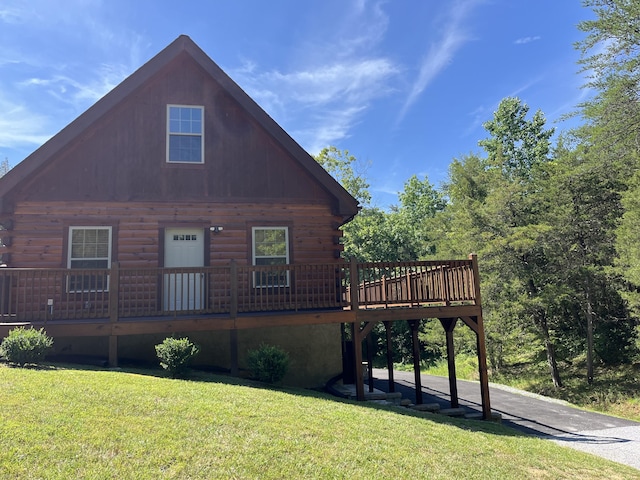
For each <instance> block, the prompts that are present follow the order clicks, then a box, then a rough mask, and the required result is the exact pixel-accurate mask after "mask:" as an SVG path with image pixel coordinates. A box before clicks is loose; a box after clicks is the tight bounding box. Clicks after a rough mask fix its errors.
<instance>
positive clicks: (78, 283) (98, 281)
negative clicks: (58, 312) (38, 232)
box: [67, 227, 111, 292]
mask: <svg viewBox="0 0 640 480" xmlns="http://www.w3.org/2000/svg"><path fill="white" fill-rule="evenodd" d="M67 257H68V260H67V267H68V268H70V269H76V268H81V269H92V270H99V269H108V268H109V266H110V265H111V227H69V254H68V256H67ZM108 283H109V276H108V275H107V274H106V273H102V272H87V273H86V274H83V275H69V283H68V291H70V292H86V291H107V290H108V289H109V285H108Z"/></svg>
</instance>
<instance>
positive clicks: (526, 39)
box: [513, 36, 542, 45]
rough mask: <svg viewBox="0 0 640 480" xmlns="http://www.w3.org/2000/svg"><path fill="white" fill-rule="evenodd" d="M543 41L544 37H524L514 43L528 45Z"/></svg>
mask: <svg viewBox="0 0 640 480" xmlns="http://www.w3.org/2000/svg"><path fill="white" fill-rule="evenodd" d="M541 39H542V37H539V36H535V37H523V38H518V39H517V40H516V41H514V42H513V43H515V44H516V45H524V44H527V43H531V42H536V41H538V40H541Z"/></svg>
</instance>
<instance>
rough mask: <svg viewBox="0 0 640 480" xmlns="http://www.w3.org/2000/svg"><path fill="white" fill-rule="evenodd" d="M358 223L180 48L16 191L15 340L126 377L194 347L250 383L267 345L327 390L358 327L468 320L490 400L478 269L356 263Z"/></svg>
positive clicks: (186, 42)
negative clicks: (177, 340) (256, 358)
mask: <svg viewBox="0 0 640 480" xmlns="http://www.w3.org/2000/svg"><path fill="white" fill-rule="evenodd" d="M357 212H358V205H357V201H356V200H355V199H354V198H353V197H352V196H351V195H349V193H348V192H346V191H345V190H344V189H343V188H342V187H341V186H340V185H339V184H338V183H337V182H336V181H335V180H334V179H333V178H332V177H331V176H330V175H328V174H327V173H326V172H325V171H324V169H322V167H320V166H319V165H318V164H317V163H316V162H315V160H314V159H313V158H312V157H311V156H310V155H309V154H308V153H307V152H305V151H304V150H303V149H302V148H301V147H300V146H299V145H298V144H297V143H296V142H295V141H294V140H292V139H291V137H289V135H287V133H286V132H285V131H284V130H283V129H282V128H281V127H279V126H278V125H277V124H276V122H274V121H273V120H272V119H271V118H270V117H269V116H268V115H267V114H266V113H265V112H264V111H263V110H262V109H261V108H260V107H259V106H258V105H257V104H256V103H255V102H254V101H253V100H252V99H251V98H250V97H249V96H248V95H247V94H246V93H245V92H244V91H242V89H241V88H240V87H239V86H238V85H237V84H236V83H234V82H233V81H232V80H231V79H230V78H229V77H228V76H227V75H226V74H225V73H224V72H223V71H222V70H221V69H220V68H219V67H218V66H217V65H216V64H215V63H214V62H213V61H212V60H211V59H210V58H209V57H208V56H207V55H206V54H205V53H204V52H203V51H202V50H201V49H200V48H199V47H198V46H197V45H196V44H195V43H194V42H193V41H192V40H191V39H190V38H189V37H187V36H180V37H179V38H177V39H176V40H175V41H174V42H173V43H171V44H170V45H169V46H168V47H167V48H165V49H164V50H163V51H162V52H160V53H159V54H158V55H156V56H155V57H154V58H152V59H151V60H150V61H149V62H148V63H146V64H145V65H143V66H142V67H141V68H140V69H139V70H137V71H136V72H134V73H133V74H132V75H131V76H130V77H128V78H127V79H125V80H124V81H123V82H122V83H121V84H120V85H118V86H117V87H116V88H115V89H113V90H112V91H111V92H110V93H108V94H107V95H106V96H105V97H103V98H102V99H101V100H99V101H98V102H97V103H96V104H95V105H93V106H92V107H91V108H89V109H88V110H87V111H86V112H85V113H83V114H82V115H81V116H79V117H78V118H77V119H76V120H74V121H73V122H72V123H71V124H69V125H68V126H67V127H66V128H65V129H63V130H62V131H61V132H59V133H58V134H57V135H55V136H54V137H53V138H51V140H49V141H48V142H46V143H45V144H44V145H43V146H42V147H40V148H39V149H38V150H36V151H35V152H34V153H33V154H31V155H30V156H29V157H27V158H26V159H24V160H23V161H22V162H21V163H20V164H18V165H17V166H16V167H15V168H14V169H13V170H11V171H10V172H9V173H8V174H7V175H6V176H4V177H3V178H1V179H0V225H1V230H0V236H1V237H2V245H3V246H2V262H3V265H4V267H3V268H2V269H1V270H0V337H2V336H4V335H6V332H8V331H9V330H10V328H13V327H14V326H16V325H33V326H36V327H39V326H44V327H45V328H46V330H47V332H48V333H49V334H50V335H52V336H54V338H55V348H56V351H57V353H60V354H72V355H87V354H94V355H104V356H105V357H106V356H108V358H109V360H110V362H111V363H112V364H116V363H117V361H118V358H120V359H123V358H137V359H146V360H150V361H151V360H155V351H154V348H153V346H154V345H155V344H157V343H159V342H160V341H161V340H162V339H163V338H165V337H166V336H168V335H171V334H183V333H186V334H188V335H189V337H190V338H192V339H193V340H194V341H196V342H198V343H200V344H201V346H202V347H203V348H202V352H201V354H200V355H199V357H198V359H197V361H198V363H201V364H203V365H211V366H218V367H221V368H227V369H230V370H231V371H232V372H234V373H235V372H237V371H238V369H239V368H240V369H241V368H243V366H244V365H245V363H246V362H245V359H246V353H247V351H248V350H249V349H251V348H254V347H256V346H257V345H259V344H260V343H262V342H266V343H271V344H277V345H280V346H281V347H283V348H284V349H285V350H287V351H289V352H290V354H291V356H292V358H293V364H292V368H291V373H290V374H289V377H288V378H287V379H286V380H287V382H288V383H295V384H300V385H308V386H311V385H313V386H316V385H320V384H322V383H323V382H325V381H326V380H327V379H328V378H330V377H332V376H334V375H336V374H338V373H340V371H341V370H342V347H341V345H342V342H341V329H340V324H341V323H348V324H351V325H353V326H354V329H353V332H352V335H353V337H354V338H355V339H356V340H358V339H359V340H362V339H364V338H365V337H366V335H367V333H368V332H369V331H370V329H371V325H373V323H375V322H378V321H385V322H386V321H393V320H411V321H418V320H419V319H421V318H440V319H441V321H443V326H445V331H447V332H448V333H447V338H448V339H449V333H451V332H453V327H454V326H455V323H456V319H458V318H460V319H462V320H463V321H464V322H465V323H466V324H467V325H469V326H470V327H471V328H472V329H474V331H475V332H476V333H477V335H478V339H479V340H478V342H479V343H478V345H479V347H478V352H479V357H481V362H480V363H481V377H482V378H481V380H482V385H483V392H484V391H485V390H486V384H487V382H486V363H485V362H484V333H483V331H482V317H481V308H480V298H479V285H478V279H477V263H476V262H475V259H469V260H462V261H457V262H452V261H450V262H413V263H411V264H408V263H404V264H362V265H358V264H355V263H353V262H352V263H351V264H347V263H345V262H344V261H343V260H341V259H340V252H341V245H340V237H341V231H340V228H341V226H342V225H343V224H344V223H346V222H348V221H349V220H350V219H351V218H353V216H354V215H356V214H357ZM354 285H358V288H352V286H354ZM416 310H419V311H416ZM447 325H448V327H447ZM355 345H356V347H355V352H354V358H355V361H356V363H359V362H360V361H361V360H362V351H361V345H362V344H361V342H359V341H356V342H355ZM451 345H453V342H452V341H451ZM451 355H453V351H452V350H451ZM356 377H357V380H358V385H359V387H358V389H359V393H362V388H363V387H362V375H361V373H360V369H356ZM453 380H454V382H455V370H454V371H453ZM359 396H361V395H359ZM483 398H484V395H483ZM485 403H486V409H488V408H489V407H488V390H487V393H486V402H485ZM486 411H488V410H486Z"/></svg>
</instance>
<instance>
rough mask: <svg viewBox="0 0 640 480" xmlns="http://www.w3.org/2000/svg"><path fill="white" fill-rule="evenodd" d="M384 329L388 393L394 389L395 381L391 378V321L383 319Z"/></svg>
mask: <svg viewBox="0 0 640 480" xmlns="http://www.w3.org/2000/svg"><path fill="white" fill-rule="evenodd" d="M383 323H384V329H385V333H386V337H387V371H388V372H389V393H393V392H395V391H396V383H395V381H394V379H393V349H392V339H391V333H392V332H391V322H389V321H385V322H383Z"/></svg>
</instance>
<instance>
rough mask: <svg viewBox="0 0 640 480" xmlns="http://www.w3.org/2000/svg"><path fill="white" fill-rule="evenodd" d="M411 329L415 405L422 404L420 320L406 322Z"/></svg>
mask: <svg viewBox="0 0 640 480" xmlns="http://www.w3.org/2000/svg"><path fill="white" fill-rule="evenodd" d="M408 322H409V327H410V328H411V344H412V346H413V373H414V376H415V381H416V404H417V405H420V404H421V403H422V378H421V376H420V341H419V340H418V330H419V328H420V320H408Z"/></svg>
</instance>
